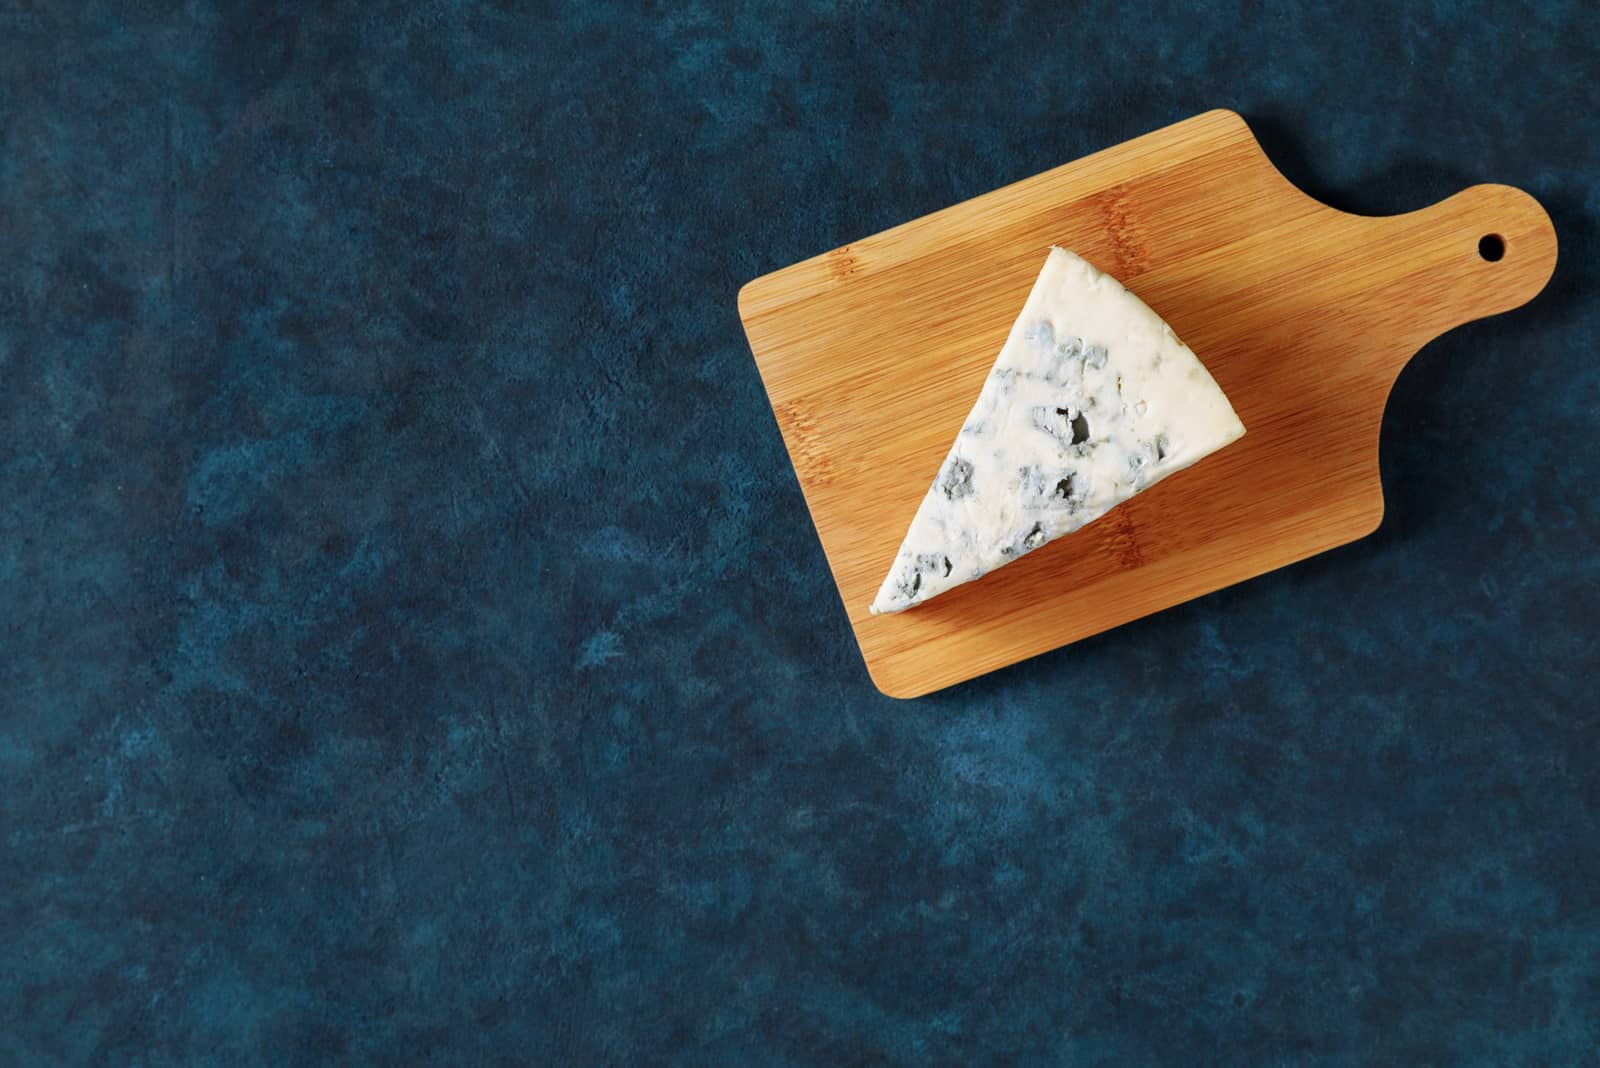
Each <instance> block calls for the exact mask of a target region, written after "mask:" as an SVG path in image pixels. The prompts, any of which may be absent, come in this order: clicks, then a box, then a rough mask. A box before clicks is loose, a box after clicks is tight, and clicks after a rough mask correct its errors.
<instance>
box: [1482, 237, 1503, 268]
mask: <svg viewBox="0 0 1600 1068" xmlns="http://www.w3.org/2000/svg"><path fill="white" fill-rule="evenodd" d="M1505 254H1506V239H1505V238H1503V237H1501V236H1500V235H1499V234H1484V235H1483V236H1482V237H1480V238H1478V255H1480V256H1482V257H1483V258H1484V259H1486V260H1488V261H1489V262H1490V263H1498V262H1499V261H1500V260H1502V259H1504V258H1505Z"/></svg>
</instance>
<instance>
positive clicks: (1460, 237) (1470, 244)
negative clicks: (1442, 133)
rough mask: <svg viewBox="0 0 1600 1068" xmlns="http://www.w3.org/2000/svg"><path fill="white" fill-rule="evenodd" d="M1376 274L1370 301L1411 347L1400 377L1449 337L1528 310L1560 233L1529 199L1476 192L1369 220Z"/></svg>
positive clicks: (1361, 235) (1487, 188)
mask: <svg viewBox="0 0 1600 1068" xmlns="http://www.w3.org/2000/svg"><path fill="white" fill-rule="evenodd" d="M1365 222H1366V223H1367V224H1369V226H1363V227H1358V228H1356V230H1355V236H1356V238H1357V239H1358V240H1365V241H1366V242H1368V243H1369V252H1370V253H1371V254H1372V256H1373V259H1374V261H1375V262H1374V267H1375V268H1376V270H1375V271H1374V272H1373V273H1372V275H1371V276H1369V277H1371V279H1372V282H1373V284H1372V285H1371V286H1370V287H1369V288H1368V289H1367V292H1366V302H1367V304H1368V306H1369V308H1371V307H1373V306H1374V305H1378V306H1379V307H1380V311H1381V312H1382V313H1383V314H1385V315H1386V317H1389V318H1390V319H1391V322H1390V325H1391V326H1393V327H1395V328H1397V329H1396V331H1395V332H1396V333H1397V334H1399V335H1400V336H1404V337H1409V338H1410V340H1411V341H1412V342H1413V343H1414V344H1413V347H1412V348H1411V349H1410V350H1409V351H1407V350H1406V349H1405V348H1404V347H1402V348H1399V349H1396V350H1394V351H1395V355H1396V357H1397V358H1398V360H1399V363H1398V364H1397V365H1396V367H1395V370H1396V371H1398V370H1399V368H1400V367H1401V366H1404V364H1405V362H1406V361H1407V360H1409V359H1410V356H1411V354H1412V353H1414V352H1415V351H1416V349H1418V348H1421V347H1422V346H1423V345H1425V344H1427V343H1428V342H1429V341H1432V340H1433V339H1434V338H1436V337H1438V336H1439V335H1440V334H1442V333H1444V332H1445V331H1447V330H1451V329H1454V328H1455V327H1457V326H1460V325H1462V324H1463V323H1468V322H1471V321H1472V320H1474V319H1482V318H1484V317H1486V316H1490V315H1497V314H1499V313H1501V312H1506V311H1510V310H1511V309H1512V308H1515V307H1518V306H1520V305H1522V304H1525V303H1527V302H1528V301H1530V300H1532V299H1533V298H1534V296H1536V295H1537V294H1538V293H1539V291H1540V290H1541V289H1543V288H1544V286H1545V283H1547V282H1548V281H1549V280H1550V276H1551V274H1552V273H1553V272H1554V271H1555V265H1556V252H1557V242H1556V231H1555V226H1554V224H1552V223H1551V221H1550V215H1549V213H1548V212H1546V211H1545V209H1544V207H1543V205H1541V204H1540V203H1539V202H1538V201H1537V200H1535V199H1534V198H1533V197H1532V196H1530V195H1528V194H1527V193H1525V192H1523V191H1522V190H1520V189H1517V188H1514V187H1512V186H1509V185H1475V186H1471V187H1469V188H1467V189H1463V190H1462V191H1461V192H1459V193H1457V194H1455V195H1454V196H1452V197H1448V198H1446V199H1445V200H1442V201H1440V202H1439V203H1437V204H1434V205H1432V206H1430V207H1426V208H1423V209H1421V210H1420V211H1414V212H1410V213H1409V214H1406V215H1397V216H1390V217H1387V218H1374V219H1367V220H1365Z"/></svg>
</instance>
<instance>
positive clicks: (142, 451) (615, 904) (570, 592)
mask: <svg viewBox="0 0 1600 1068" xmlns="http://www.w3.org/2000/svg"><path fill="white" fill-rule="evenodd" d="M646 6H647V7H648V6H649V5H646ZM978 6H980V7H981V6H982V5H978ZM1330 6H1331V5H1330ZM1339 7H1340V8H1342V10H1341V11H1340V12H1339V13H1338V14H1322V13H1318V12H1319V11H1320V8H1321V5H1307V6H1306V7H1305V8H1304V9H1303V10H1297V9H1294V8H1287V7H1283V6H1280V5H1256V4H1251V3H1243V4H1231V3H1201V4H1198V5H1177V4H1174V5H1171V6H1170V7H1169V8H1168V9H1167V10H1166V11H1165V12H1164V13H1163V14H1143V13H1141V14H1133V13H1131V12H1130V11H1127V10H1125V9H1124V8H1123V7H1121V6H1120V5H1112V4H1100V5H1082V6H1069V5H1062V6H1059V7H1058V6H1054V5H1038V6H1031V7H1030V6H1027V5H1020V4H1019V5H1006V6H1005V7H1004V9H1001V8H995V9H994V10H992V11H989V12H987V13H982V14H980V13H976V12H969V13H967V14H960V13H955V12H949V13H943V14H940V15H938V16H937V17H932V18H928V17H924V18H913V17H910V16H907V15H896V14H893V13H890V12H889V11H887V10H880V9H879V7H878V5H858V4H852V3H831V4H812V5H802V6H798V7H794V8H791V7H790V6H789V5H773V6H772V7H770V8H766V9H765V10H762V9H758V7H756V6H754V5H751V6H736V5H717V4H681V5H680V4H670V5H668V4H661V5H656V6H653V7H651V8H650V10H649V11H648V12H647V13H643V14H641V13H640V12H639V10H638V9H637V8H636V7H635V5H632V4H595V5H581V6H580V5H573V6H571V7H560V6H551V5H535V10H533V11H519V10H514V6H513V5H504V6H496V5H489V4H442V3H422V4H398V3H369V4H360V5H332V4H330V5H317V6H315V7H313V6H312V5H304V4H282V5H272V4H256V5H250V4H227V5H221V4H219V5H203V4H192V5H184V4H178V3H163V2H160V0H149V2H144V3H137V4H135V3H117V4H110V3H83V4H79V3H55V2H44V3H29V2H27V0H21V2H18V0H10V2H6V0H0V253H3V255H0V430H3V434H0V709H3V713H0V789H3V795H0V1063H6V1064H27V1063H95V1064H144V1065H160V1064H189V1063H201V1062H213V1063H215V1062H223V1063H258V1062H269V1061H270V1062H280V1063H281V1062H301V1063H313V1062H326V1061H329V1060H334V1059H342V1060H346V1061H351V1062H366V1061H385V1062H388V1063H423V1062H429V1061H431V1062H435V1063H453V1064H467V1063H481V1062H489V1063H493V1062H505V1063H563V1064H603V1063H617V1064H632V1063H656V1062H661V1063H681V1064H711V1063H728V1064H751V1063H775V1064H796V1065H799V1064H829V1065H837V1064H859V1063H890V1064H925V1063H969V1064H972V1063H1037V1064H1044V1063H1049V1064H1058V1063H1073V1064H1143V1063H1163V1062H1164V1063H1208V1062H1209V1063H1219V1064H1248V1063H1305V1062H1308V1061H1320V1062H1326V1063H1361V1062H1369V1063H1384V1064H1458V1063H1479V1064H1496V1065H1505V1064H1522V1063H1526V1064H1574V1063H1579V1062H1582V1061H1585V1060H1587V1059H1589V1058H1591V1057H1592V1056H1593V1055H1594V1052H1595V1050H1596V1047H1597V1043H1600V912H1597V908H1600V850H1597V849H1596V842H1597V841H1600V771H1597V769H1596V762H1597V761H1600V715H1597V713H1600V701H1597V700H1596V698H1595V697H1594V696H1593V690H1594V688H1595V684H1596V679H1597V676H1600V670H1597V669H1600V642H1597V629H1600V623H1597V619H1596V616H1597V609H1600V600H1597V594H1600V571H1597V563H1596V561H1597V559H1600V556H1597V553H1596V533H1597V528H1600V498H1597V494H1596V491H1595V487H1596V485H1597V484H1600V458H1597V453H1596V450H1595V440H1596V430H1597V428H1600V416H1597V412H1600V358H1597V356H1596V352H1595V341H1594V339H1595V337H1596V336H1597V335H1600V298H1597V296H1596V292H1597V289H1596V286H1597V281H1600V280H1597V277H1596V257H1597V253H1600V248H1597V243H1596V225H1597V223H1596V218H1597V215H1600V186H1597V184H1596V175H1597V174H1600V121H1597V118H1596V110H1595V92H1596V89H1597V87H1600V85H1597V82H1600V78H1597V76H1600V61H1597V58H1596V57H1597V55H1600V11H1597V8H1596V7H1595V5H1594V4H1592V3H1590V2H1588V0H1567V2H1553V3H1544V4H1537V5H1527V6H1519V5H1516V4H1493V5H1483V6H1481V7H1474V6H1472V5H1466V4H1452V3H1446V2H1440V3H1434V4H1404V5H1378V6H1372V7H1366V6H1363V5H1339ZM1219 105H1220V106H1230V107H1234V108H1237V109H1238V110H1240V111H1241V112H1243V113H1244V114H1245V116H1246V117H1247V118H1249V119H1250V121H1251V122H1252V124H1253V125H1254V126H1255V128H1256V129H1257V130H1258V131H1259V132H1260V135H1261V137H1262V140H1263V142H1264V143H1265V145H1266V147H1267V149H1268V152H1269V154H1270V155H1271V156H1272V157H1273V159H1274V160H1275V161H1276V162H1277V163H1278V164H1279V165H1280V166H1281V167H1282V168H1283V169H1284V171H1285V172H1286V173H1287V174H1288V175H1289V176H1290V177H1291V178H1292V179H1294V180H1295V181H1296V182H1298V183H1299V184H1301V185H1302V186H1303V187H1304V188H1306V189H1307V190H1308V191H1310V192H1312V193H1315V194H1317V195H1319V196H1321V197H1323V198H1324V199H1326V200H1327V201H1329V202H1330V203H1332V204H1334V205H1336V206H1338V207H1342V208H1346V209H1350V210H1357V211H1364V212H1371V213H1388V212H1395V211H1401V210H1407V209H1411V208H1415V207H1418V206H1421V205H1423V204H1427V203H1430V202H1432V201H1435V200H1437V199H1439V198H1442V197H1444V196H1446V195H1448V194H1449V193H1451V192H1453V191H1455V190H1456V189H1458V188H1459V187H1461V186H1464V185H1467V184H1470V183H1473V182H1477V181H1504V182H1509V183H1512V184H1516V185H1520V186H1522V187H1524V188H1526V189H1528V190H1530V191H1531V192H1533V193H1534V194H1535V195H1537V196H1538V197H1540V198H1541V199H1542V200H1543V201H1544V203H1545V204H1546V205H1547V206H1548V207H1549V209H1550V211H1551V213H1552V215H1553V216H1554V218H1555V220H1556V225H1557V228H1558V230H1559V233H1560V237H1561V241H1562V260H1561V264H1560V266H1559V268H1558V271H1557V275H1556V277H1555V279H1554V281H1553V282H1552V284H1551V286H1550V288H1549V289H1548V290H1547V291H1546V292H1545V293H1544V295H1542V296H1541V297H1540V298H1538V300H1536V301H1535V302H1534V303H1533V304H1532V305H1530V306H1529V307H1527V308H1525V309H1522V310H1520V311H1518V312H1516V313H1513V314H1511V315H1507V316H1504V317H1502V318H1499V319H1495V320H1492V321H1488V322H1483V323H1479V324H1474V325H1471V326H1468V327H1466V328H1463V329H1461V330H1459V331H1457V332H1455V333H1453V334H1451V335H1449V336H1447V337H1446V338H1444V339H1442V340H1440V341H1439V342H1437V343H1435V344H1433V345H1431V346H1429V347H1428V348H1427V349H1426V350H1425V351H1423V352H1422V353H1421V354H1419V355H1418V357H1417V358H1416V359H1415V361H1413V363H1412V365H1411V366H1410V367H1409V368H1408V369H1407V370H1406V371H1405V373H1404V374H1403V375H1402V376H1401V379H1400V381H1399V384H1398V386H1397V388H1396V390H1395V393H1394V396H1393V398H1392V401H1391V404H1390V406H1389V410H1388V413H1387V416H1386V421H1385V430H1384V434H1385V437H1384V446H1383V467H1384V476H1385V481H1386V486H1387V491H1388V503H1389V512H1388V517H1387V518H1386V519H1385V521H1384V525H1383V527H1382V529H1381V530H1380V531H1379V532H1378V533H1377V534H1376V535H1374V536H1373V537H1371V538H1369V539H1367V540H1365V541H1363V542H1360V543H1358V544H1356V545H1353V546H1350V547H1347V548H1345V549H1342V550H1340V551H1337V552H1334V553H1331V554H1328V555H1326V556H1323V557H1320V558H1318V559H1316V560H1314V561H1311V562H1309V563H1307V564H1304V565H1302V566H1298V567H1295V568H1292V569H1290V570H1287V571H1284V572H1281V573H1278V574H1274V575H1271V576H1267V577H1264V578H1262V579H1259V580H1257V581H1254V582H1251V583H1249V584H1247V585H1245V586H1242V587H1238V588H1235V589H1232V590H1228V591H1225V592H1223V593H1220V594H1217V595H1215V596H1212V597H1209V598H1207V599H1205V600H1203V601H1201V602H1198V603H1195V604H1191V605H1188V606H1186V607H1183V608H1179V609H1176V610H1173V611H1170V612H1167V613H1165V614H1162V615H1160V616H1157V617H1155V618H1152V619H1149V620H1145V621H1143V622H1140V623H1137V624H1134V625H1131V626H1128V627H1125V628H1122V629H1120V630H1118V631H1115V632H1112V633H1109V634H1106V635H1103V636H1101V637H1099V638H1096V639H1094V640H1091V641H1088V642H1084V643H1082V644H1080V645H1077V646H1074V647H1072V648H1069V649H1066V650H1062V651H1059V652H1057V653H1054V654H1051V655H1048V656H1044V657H1041V658H1039V659H1037V660H1034V661H1031V662H1029V663H1027V664H1024V665H1020V666H1018V667H1016V668H1013V669H1010V670H1007V671H1004V672H1001V673H999V674H996V675H993V676H990V677H988V678H985V679H982V680H979V681H976V682H974V683H971V684H968V685H965V686H962V687H959V688H956V689H954V690H951V691H948V692H946V693H943V694H940V695H938V696H936V697H933V698H931V699H928V700H925V701H920V702H915V703H909V704H907V703H896V702H892V701H889V700H887V699H884V698H881V697H880V696H878V695H877V694H876V692H875V691H874V690H873V688H872V686H871V684H870V683H869V681H868V679H867V676H866V674H865V671H864V670H863V668H862V666H861V663H860V661H859V658H858V656H857V653H856V650H855V648H854V645H853V642H852V639H851V636H850V633H849V631H848V629H847V627H846V624H845V620H844V616H843V613H842V610H841V608H840V606H839V604H838V602H837V597H836V595H835V593H834V590H833V587H832V584H831V582H830V581H829V578H828V575H827V571H826V567H825V563H824V560H823V557H822V554H821V551H820V549H819V547H818V545H817V543H816V540H815V536H814V533H813V530H812V528H811V525H810V522H809V520H808V519H807V516H806V513H805V510H804V507H803V504H802V501H801V498H800V494H799V491H798V488H797V486H796V483H795V481H794V476H793V473H792V471H791V469H790V467H789V464H788V461H787V458H786V456H785V454H784V451H783V446H782V443H781V441H780V438H779V435H778V432H777V429H776V426H775V424H774V422H773V419H772V415H771V412H770V411H769V410H768V409H767V408H766V406H765V403H764V399H763V396H762V392H761V388H760V383H759V381H758V379H757V376H756V372H755V368H754V366H753V364H752V362H751V360H750V357H749V353H748V350H747V349H746V346H745V343H744V340H743V336H742V333H741V331H740V328H739V323H738V319H737V315H736V310H735V305H734V294H735V292H736V290H737V287H738V286H739V284H740V283H742V282H744V281H746V280H748V279H749V278H752V277H754V276H756V275H758V274H761V273H763V272H765V271H768V270H771V269H773V268H776V267H779V266H782V265H785V264H787V263H789V262H792V261H793V260H796V259H799V258H801V257H804V256H807V255H811V254H814V253H817V252H819V251H822V250H825V249H828V248H831V247H833V246H835V245H838V244H841V243H843V242H846V241H849V240H851V239H854V238H857V237H860V236H862V235H864V234H868V233H871V232H873V231H876V230H878V229H881V228H883V227H885V226H888V225H891V224H894V223H897V222H900V221H903V220H905V219H908V218H911V217H913V216H916V215H918V214H921V213H923V212H926V211H929V210H931V209H935V208H939V207H942V206H944V205H947V204H950V203H953V202H955V201H958V200H961V199H963V198H965V197H968V196H971V195H974V194H977V193H980V192H983V191H985V190H988V189H990V188H993V187H995V186H997V185H1000V184H1002V183H1005V182H1008V181H1012V180H1014V179H1017V178H1022V177H1025V176H1027V175H1029V174H1033V173H1035V172H1037V171H1039V170H1042V169H1044V168H1047V167H1050V166H1053V165H1055V164H1058V163H1061V162H1063V161H1065V160H1069V159H1072V158H1075V157H1077V156H1079V155H1081V154H1083V153H1085V152H1088V151H1091V150H1094V149H1097V148H1101V147H1104V146H1106V145H1109V144H1113V143H1115V142H1118V141H1120V140H1123V139H1124V138H1127V137H1129V136H1132V135H1135V134H1139V133H1142V132H1145V131H1147V130H1150V129H1153V128H1155V127H1158V126H1161V125H1164V124H1166V123H1168V122H1171V121H1175V120H1177V119H1181V118H1184V117H1186V116H1188V115H1191V114H1193V113H1195V112H1198V111H1202V110H1204V109H1206V108H1209V107H1214V106H1219Z"/></svg>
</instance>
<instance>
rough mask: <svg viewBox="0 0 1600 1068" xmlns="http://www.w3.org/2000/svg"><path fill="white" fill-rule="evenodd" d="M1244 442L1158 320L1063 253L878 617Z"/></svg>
mask: <svg viewBox="0 0 1600 1068" xmlns="http://www.w3.org/2000/svg"><path fill="white" fill-rule="evenodd" d="M1243 433H1244V425H1243V424H1242V423H1240V422H1239V417H1238V416H1237V415H1235V414H1234V412H1233V407H1232V405H1230V404H1229V403H1228V398H1227V397H1225V396H1223V393H1222V390H1221V389H1219V388H1218V387H1217V384H1216V382H1215V381H1213V380H1212V378H1211V375H1210V374H1209V373H1208V372H1207V371H1206V369H1205V366H1204V365H1203V364H1201V362H1200V360H1199V359H1198V358H1197V357H1196V356H1195V354H1194V353H1193V352H1191V351H1190V350H1189V348H1188V346H1186V345H1185V344H1184V343H1183V342H1181V341H1179V340H1178V337H1177V335H1176V334H1174V333H1173V332H1172V328H1171V327H1169V326H1168V325H1167V324H1166V323H1165V322H1164V321H1162V319H1161V317H1160V316H1159V315H1157V314H1156V313H1155V312H1153V311H1151V310H1150V308H1149V306H1148V305H1146V304H1145V303H1144V301H1142V300H1140V299H1139V298H1138V297H1136V296H1134V295H1133V294H1132V293H1130V292H1128V291H1127V289H1125V288H1123V286H1122V283H1120V282H1118V281H1117V280H1116V279H1115V278H1112V277H1111V276H1110V275H1108V274H1105V273H1103V272H1101V271H1099V270H1097V269H1096V268H1095V267H1094V266H1093V265H1092V264H1090V263H1089V262H1088V261H1086V260H1084V259H1083V258H1082V257H1080V256H1078V255H1076V254H1074V253H1072V252H1068V251H1066V250H1065V249H1059V248H1055V249H1051V250H1050V255H1049V258H1048V259H1046V260H1045V264H1044V269H1043V270H1042V271H1040V272H1039V279H1038V281H1036V282H1035V283H1034V285H1033V292H1031V293H1030V294H1028V301H1027V303H1026V304H1025V305H1023V308H1022V314H1021V315H1020V316H1018V317H1017V321H1016V323H1015V324H1014V325H1013V326H1012V327H1011V334H1010V336H1009V337H1007V339H1006V343H1005V346H1004V347H1003V348H1001V350H1000V356H999V358H998V359H996V360H995V363H994V368H993V370H991V371H990V372H989V377H988V379H987V380H986V381H985V382H984V385H983V392H982V393H980V394H979V395H978V403H977V404H976V405H974V406H973V409H972V414H971V415H969V416H967V421H966V423H965V425H963V426H962V428H961V433H960V434H958V435H957V436H956V442H955V446H954V447H953V448H952V449H951V450H950V455H949V456H947V457H946V458H945V461H944V464H943V465H942V466H941V467H940V468H939V474H938V477H936V478H935V479H934V480H933V485H932V486H930V487H929V488H928V493H927V496H925V497H924V498H923V499H922V504H921V506H920V507H919V508H918V509H917V514H916V518H914V519H913V520H912V521H911V529H910V530H909V531H907V532H906V538H905V542H904V543H903V544H902V545H901V546H900V552H899V554H898V555H897V556H896V557H895V561H894V565H893V566H892V567H891V568H890V569H889V575H888V577H887V578H885V579H884V580H883V587H882V589H880V590H879V591H878V596H877V599H876V600H874V601H873V602H872V611H873V612H874V613H875V614H876V613H881V612H899V611H902V610H904V609H907V608H910V607H912V606H913V605H918V604H921V603H922V602H923V601H926V600H928V599H929V598H932V597H937V596H938V595H939V594H941V593H943V592H945V591H946V590H948V589H951V588H953V587H955V586H959V585H961V584H962V583H965V582H971V581H973V580H974V579H977V578H981V577H982V576H983V575H985V574H987V573H989V572H990V571H993V570H994V569H995V568H997V567H1003V566H1004V565H1006V564H1008V563H1010V562H1011V561H1013V560H1015V559H1017V558H1019V557H1021V556H1024V555H1026V554H1028V553H1030V552H1032V551H1033V550H1035V549H1037V548H1039V547H1040V546H1042V545H1046V544H1048V543H1049V542H1051V541H1053V540H1055V539H1056V538H1059V537H1061V536H1062V535H1064V534H1070V533H1071V532H1072V531H1074V530H1077V529H1078V528H1079V527H1081V526H1083V525H1084V524H1086V523H1091V522H1093V521H1094V520H1096V519H1098V518H1100V517H1101V516H1103V515H1105V514H1106V513H1107V512H1109V511H1110V510H1111V509H1113V508H1115V507H1116V506H1117V505H1119V504H1121V503H1122V502H1123V501H1126V500H1128V499H1129V498H1130V497H1132V496H1134V495H1135V494H1137V493H1139V492H1140V491H1141V490H1144V489H1147V488H1148V487H1150V486H1153V485H1155V484H1156V483H1157V482H1159V481H1161V480H1162V479H1163V478H1166V477H1167V476H1168V475H1170V474H1173V473H1175V472H1178V471H1181V470H1183V469H1184V468H1185V467H1188V466H1189V465H1190V464H1192V463H1194V462H1195V461H1196V460H1199V459H1201V458H1202V457H1205V456H1207V455H1209V454H1211V453H1213V452H1215V451H1216V450H1218V449H1220V448H1222V447H1223V446H1224V445H1227V444H1228V443H1229V442H1231V441H1234V440H1236V439H1237V438H1239V437H1240V436H1241V435H1242V434H1243Z"/></svg>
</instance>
